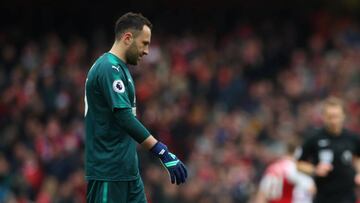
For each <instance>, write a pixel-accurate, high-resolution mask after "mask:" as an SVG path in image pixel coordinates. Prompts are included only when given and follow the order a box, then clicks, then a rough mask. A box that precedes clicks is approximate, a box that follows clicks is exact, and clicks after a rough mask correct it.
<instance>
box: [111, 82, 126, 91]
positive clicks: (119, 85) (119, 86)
mask: <svg viewBox="0 0 360 203" xmlns="http://www.w3.org/2000/svg"><path fill="white" fill-rule="evenodd" d="M113 90H114V91H115V92H117V93H123V92H125V86H124V83H123V81H122V80H115V81H114V82H113Z"/></svg>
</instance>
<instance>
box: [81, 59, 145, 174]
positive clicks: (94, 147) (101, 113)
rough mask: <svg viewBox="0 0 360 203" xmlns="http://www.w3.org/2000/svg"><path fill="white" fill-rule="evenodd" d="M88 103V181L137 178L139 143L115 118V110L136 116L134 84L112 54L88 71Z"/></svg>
mask: <svg viewBox="0 0 360 203" xmlns="http://www.w3.org/2000/svg"><path fill="white" fill-rule="evenodd" d="M84 100H85V128H86V138H85V171H86V179H87V180H104V181H129V180H135V179H137V178H138V177H139V170H138V158H137V152H136V141H135V140H134V139H132V138H131V137H130V135H128V134H127V133H126V132H125V131H124V130H123V129H121V127H120V126H119V124H118V123H117V122H116V119H115V117H114V109H115V108H119V109H121V108H132V110H133V114H134V115H135V113H136V98H135V86H134V81H133V79H132V77H131V75H130V72H129V70H128V67H127V66H126V64H125V63H124V62H123V61H121V60H120V59H119V58H118V57H116V56H115V55H113V54H111V53H105V54H103V55H102V56H101V57H99V58H98V59H97V60H96V62H95V63H94V65H93V66H92V67H91V68H90V70H89V72H88V75H87V78H86V83H85V99H84Z"/></svg>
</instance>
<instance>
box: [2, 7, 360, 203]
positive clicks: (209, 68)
mask: <svg viewBox="0 0 360 203" xmlns="http://www.w3.org/2000/svg"><path fill="white" fill-rule="evenodd" d="M153 23H154V24H155V25H156V22H153ZM155 28H156V26H155ZM209 30H211V29H209ZM105 36H106V35H104V34H101V32H95V33H94V34H93V37H92V38H90V39H89V38H87V39H85V38H83V37H72V38H70V39H68V40H63V38H62V36H59V35H57V34H55V33H48V34H44V36H43V37H42V38H41V39H29V40H25V42H23V43H17V42H14V41H12V40H9V39H10V37H9V35H8V33H1V32H0V137H1V142H0V202H19V203H26V202H38V203H49V202H54V203H72V202H74V203H75V202H85V192H86V181H85V180H84V168H83V167H84V163H83V155H84V139H85V134H84V126H83V113H84V110H83V109H84V99H83V97H84V82H85V79H86V74H87V71H88V69H89V68H90V67H91V64H92V63H93V62H94V61H95V59H96V58H97V57H98V56H100V55H101V54H102V53H104V52H106V51H108V49H109V48H110V45H109V43H107V41H111V40H112V39H106V37H105ZM130 69H131V71H132V74H133V76H134V79H135V83H136V92H137V105H138V117H139V119H140V120H141V121H142V122H143V123H144V124H145V126H147V127H148V128H149V129H150V131H151V133H152V134H153V135H154V136H155V137H157V138H159V139H160V140H162V141H163V142H164V143H166V144H167V145H168V146H169V148H170V149H171V150H172V151H173V152H174V153H175V154H177V155H178V156H179V157H180V158H182V159H183V160H184V162H185V163H186V165H187V166H188V169H189V173H190V178H189V180H188V182H187V183H186V184H185V185H182V186H180V187H178V186H173V185H171V184H170V181H169V177H168V176H167V174H166V171H165V170H164V169H163V168H162V167H161V164H160V163H159V161H158V160H156V159H155V158H153V157H152V156H151V155H150V154H149V153H148V152H146V151H144V150H143V149H140V148H139V155H140V160H141V161H140V167H141V173H142V176H143V179H144V184H145V190H146V193H147V197H148V200H149V203H193V202H198V203H220V202H221V203H235V202H236V203H242V202H251V201H252V198H253V196H254V193H255V192H256V189H257V184H258V182H259V179H260V177H261V175H262V173H263V170H264V169H265V167H266V166H267V165H268V164H269V163H270V162H271V161H273V160H274V159H276V157H278V156H279V154H281V149H282V148H283V147H284V144H283V142H282V141H283V140H287V139H289V138H292V137H294V136H295V137H298V138H300V140H302V139H303V138H305V137H306V136H307V135H308V134H309V131H311V129H312V128H316V127H319V126H321V117H320V116H321V115H320V113H321V112H320V111H321V109H320V107H319V104H320V101H321V100H322V99H323V98H324V97H326V96H328V95H336V96H339V97H341V98H343V99H344V100H345V103H346V110H347V127H348V128H350V129H352V130H354V131H356V132H359V133H360V26H359V23H358V22H357V21H355V20H353V19H351V18H340V17H336V18H335V17H333V16H331V15H327V14H321V13H320V14H317V15H312V16H311V17H309V19H308V22H307V24H306V30H304V29H303V26H301V27H300V26H297V24H296V22H283V23H278V22H277V21H276V20H264V21H262V22H259V23H256V24H255V23H254V24H251V23H243V24H242V23H239V24H238V25H237V26H236V27H235V28H234V29H232V30H231V31H229V32H226V33H222V34H221V35H219V34H218V33H217V34H215V32H211V31H206V32H205V33H192V32H186V33H181V34H177V35H175V34H171V33H161V34H159V35H154V36H153V38H152V44H151V48H150V55H148V56H146V57H145V58H144V59H143V61H142V62H141V64H139V65H138V67H131V68H130Z"/></svg>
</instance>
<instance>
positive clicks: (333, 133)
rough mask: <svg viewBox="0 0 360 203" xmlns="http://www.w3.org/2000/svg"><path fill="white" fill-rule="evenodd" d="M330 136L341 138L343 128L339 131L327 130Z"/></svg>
mask: <svg viewBox="0 0 360 203" xmlns="http://www.w3.org/2000/svg"><path fill="white" fill-rule="evenodd" d="M326 130H327V131H328V132H329V133H330V134H332V135H334V136H340V135H341V132H342V128H339V129H326Z"/></svg>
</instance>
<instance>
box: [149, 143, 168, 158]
mask: <svg viewBox="0 0 360 203" xmlns="http://www.w3.org/2000/svg"><path fill="white" fill-rule="evenodd" d="M150 152H151V153H152V154H153V155H154V156H156V157H158V158H162V157H163V156H164V155H165V154H167V153H168V152H169V151H168V148H167V146H166V145H164V144H163V143H162V142H157V143H156V144H155V145H154V146H153V147H152V148H151V149H150Z"/></svg>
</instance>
